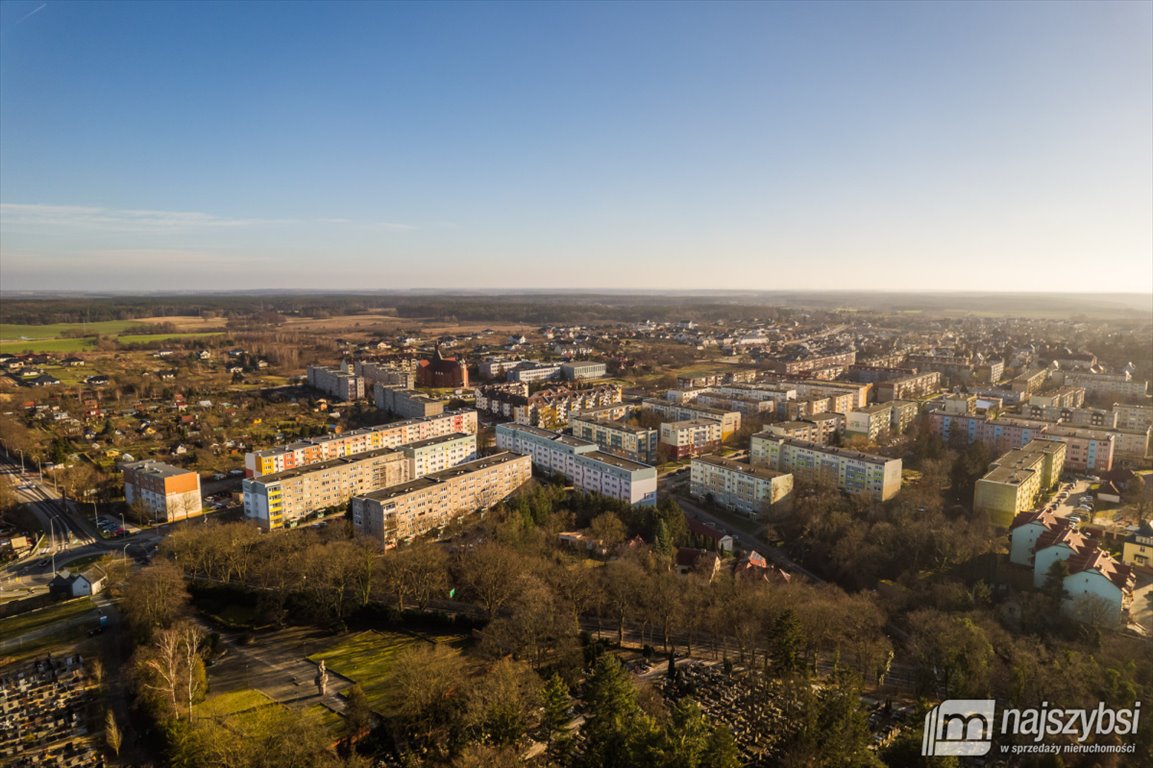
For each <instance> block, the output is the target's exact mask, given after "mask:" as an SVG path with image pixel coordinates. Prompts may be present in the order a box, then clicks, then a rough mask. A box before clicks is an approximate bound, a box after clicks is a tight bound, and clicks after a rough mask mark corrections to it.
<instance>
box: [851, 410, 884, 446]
mask: <svg viewBox="0 0 1153 768" xmlns="http://www.w3.org/2000/svg"><path fill="white" fill-rule="evenodd" d="M892 416H893V406H891V405H889V404H887V403H885V404H880V405H870V406H867V407H865V408H858V409H857V410H855V411H849V412H848V413H846V414H845V434H847V435H859V436H861V437H867V438H868V439H870V440H876V439H877V438H879V437H880V436H881V435H882V434H884V433H887V432H888V431H889V426H890V422H891V421H892Z"/></svg>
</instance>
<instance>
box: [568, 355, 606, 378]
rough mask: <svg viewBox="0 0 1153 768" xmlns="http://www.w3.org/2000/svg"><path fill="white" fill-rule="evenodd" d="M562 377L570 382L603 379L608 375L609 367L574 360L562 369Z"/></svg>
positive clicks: (602, 364) (588, 361) (587, 361)
mask: <svg viewBox="0 0 1153 768" xmlns="http://www.w3.org/2000/svg"><path fill="white" fill-rule="evenodd" d="M560 371H561V375H562V376H564V377H565V378H566V379H568V380H569V381H577V380H578V379H602V378H604V377H605V376H606V375H607V374H608V366H606V365H605V364H604V363H597V362H593V361H591V360H580V361H577V360H574V361H572V362H571V363H565V364H564V365H562V366H561V367H560Z"/></svg>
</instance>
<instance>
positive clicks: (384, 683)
mask: <svg viewBox="0 0 1153 768" xmlns="http://www.w3.org/2000/svg"><path fill="white" fill-rule="evenodd" d="M456 639H457V637H456V636H454V635H446V636H443V637H439V638H437V642H438V643H439V642H444V643H451V642H452V641H453V640H456ZM423 642H425V641H423V640H421V639H419V638H416V637H413V636H411V635H405V634H401V633H399V632H377V631H375V630H372V631H368V632H357V633H356V634H353V635H349V636H348V637H347V638H345V639H344V640H342V641H341V642H339V643H337V644H336V645H334V646H333V647H331V648H329V649H328V650H326V651H321V652H320V653H314V654H313V655H311V656H309V657H308V660H309V661H311V662H314V663H319V662H320V661H322V660H323V661H324V663H325V665H326V666H327V667H328V669H330V670H332V671H333V672H335V673H337V674H338V675H341V676H343V677H347V678H348V679H349V680H352V681H354V682H357V683H360V687H361V688H363V689H364V693H365V695H366V696H367V697H368V700H369V702H370V703H371V704H372V706H373V707H374V708H379V707H380V706H381V705H382V704H383V702H384V700H385V695H386V693H387V689H388V681H389V677H390V672H391V667H392V660H393V659H394V658H395V657H396V654H397V653H398V652H399V651H401V650H403V649H404V648H408V647H410V646H413V645H415V644H417V643H423Z"/></svg>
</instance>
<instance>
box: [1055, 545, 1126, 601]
mask: <svg viewBox="0 0 1153 768" xmlns="http://www.w3.org/2000/svg"><path fill="white" fill-rule="evenodd" d="M1084 571H1096V572H1097V573H1099V574H1101V575H1102V576H1104V577H1105V578H1106V579H1108V580H1109V581H1111V582H1113V583H1114V584H1115V585H1117V588H1118V589H1120V590H1121V591H1122V592H1132V591H1133V587H1134V586H1136V584H1137V575H1136V574H1135V573H1133V569H1132V568H1130V567H1129V566H1127V565H1122V564H1121V563H1119V562H1117V560H1116V559H1115V558H1114V557H1113V555H1111V554H1109V553H1108V552H1107V551H1105V550H1103V549H1101V548H1100V547H1098V546H1097V545H1096V544H1094V545H1093V546H1091V547H1089V548H1088V549H1086V550H1085V551H1084V552H1081V553H1080V554H1076V555H1073V556H1072V557H1070V558H1069V573H1070V574H1074V573H1082V572H1084Z"/></svg>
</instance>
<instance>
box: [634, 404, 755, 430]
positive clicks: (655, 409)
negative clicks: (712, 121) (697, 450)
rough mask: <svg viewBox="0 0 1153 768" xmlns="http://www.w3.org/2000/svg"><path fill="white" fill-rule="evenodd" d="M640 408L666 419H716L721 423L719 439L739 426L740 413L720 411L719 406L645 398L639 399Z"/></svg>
mask: <svg viewBox="0 0 1153 768" xmlns="http://www.w3.org/2000/svg"><path fill="white" fill-rule="evenodd" d="M641 408H642V409H643V410H646V411H650V412H652V413H655V414H657V415H658V416H660V418H661V419H662V420H667V421H689V420H692V419H705V420H707V421H716V422H718V423H719V424H720V425H721V439H722V440H727V439H728V437H729V435H731V434H733V433H734V432H736V431H737V430H739V429H740V428H741V414H740V413H738V412H736V411H722V410H720V409H719V408H709V407H708V406H704V405H695V404H694V405H678V404H677V403H670V402H667V401H665V400H656V399H653V398H645V399H644V400H642V401H641Z"/></svg>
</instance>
